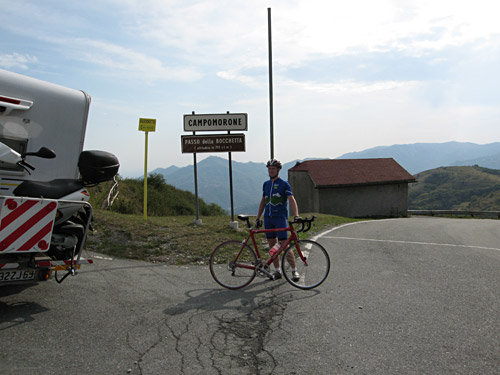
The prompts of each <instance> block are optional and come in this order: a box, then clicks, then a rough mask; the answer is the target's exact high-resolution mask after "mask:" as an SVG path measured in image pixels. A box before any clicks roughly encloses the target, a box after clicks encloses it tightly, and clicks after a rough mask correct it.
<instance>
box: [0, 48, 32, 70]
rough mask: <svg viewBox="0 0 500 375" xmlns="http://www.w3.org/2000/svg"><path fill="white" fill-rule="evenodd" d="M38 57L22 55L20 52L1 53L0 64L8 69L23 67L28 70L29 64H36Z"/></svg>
mask: <svg viewBox="0 0 500 375" xmlns="http://www.w3.org/2000/svg"><path fill="white" fill-rule="evenodd" d="M36 63H38V59H37V58H36V56H30V55H22V54H19V53H16V52H14V53H12V54H1V55H0V66H1V67H2V68H6V69H15V68H17V69H22V70H27V69H28V64H36Z"/></svg>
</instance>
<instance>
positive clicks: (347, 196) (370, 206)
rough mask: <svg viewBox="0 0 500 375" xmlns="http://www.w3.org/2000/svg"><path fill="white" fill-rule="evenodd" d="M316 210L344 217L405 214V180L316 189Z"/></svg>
mask: <svg viewBox="0 0 500 375" xmlns="http://www.w3.org/2000/svg"><path fill="white" fill-rule="evenodd" d="M317 190H318V194H319V210H318V211H316V212H320V213H325V214H332V215H338V216H345V217H398V216H407V214H408V184H407V183H400V184H386V185H371V186H352V187H337V188H321V189H317Z"/></svg>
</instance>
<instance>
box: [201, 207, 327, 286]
mask: <svg viewBox="0 0 500 375" xmlns="http://www.w3.org/2000/svg"><path fill="white" fill-rule="evenodd" d="M238 219H240V220H242V221H245V222H246V224H247V226H248V228H250V233H249V235H248V237H247V238H246V240H244V241H243V242H239V241H226V242H223V243H221V244H220V245H218V246H217V247H216V248H215V249H214V251H213V252H212V255H211V256H210V273H211V274H212V277H213V278H214V280H215V281H216V282H217V283H218V284H219V285H222V286H223V287H225V288H228V289H240V288H243V287H244V286H247V285H248V284H250V283H251V282H252V280H253V279H254V278H255V276H259V277H267V278H269V279H271V280H274V277H273V275H272V273H271V272H270V265H271V264H272V263H273V261H274V260H275V259H276V258H277V257H279V256H280V254H281V253H283V255H282V258H281V270H282V274H283V276H284V277H285V279H286V280H287V281H288V282H289V283H290V284H292V285H293V286H294V287H296V288H299V289H312V288H316V287H317V286H319V285H320V284H321V283H322V282H323V281H325V279H326V278H327V276H328V273H329V272H330V257H329V256H328V253H327V252H326V250H325V248H324V247H323V246H322V245H320V244H319V243H317V242H316V241H311V240H299V238H298V237H297V233H299V232H307V231H308V230H309V229H311V223H312V222H313V221H314V219H315V217H314V216H313V217H311V218H310V219H307V218H305V219H302V218H298V219H296V220H294V221H289V222H288V223H289V226H288V227H287V228H278V229H253V228H252V226H251V224H250V216H248V215H238ZM294 224H300V225H302V226H301V228H300V229H299V230H297V231H295V229H294V227H293V225H294ZM285 230H286V231H289V232H290V236H289V237H288V239H287V240H286V241H282V243H281V246H280V248H279V250H278V251H277V252H276V253H275V254H274V255H273V256H272V257H271V258H270V259H268V260H267V261H264V260H263V259H262V257H261V255H260V253H259V248H258V246H257V241H256V240H255V235H256V234H259V233H267V232H281V231H285ZM250 240H251V241H250ZM252 246H253V247H252ZM293 259H295V266H296V271H297V272H298V273H299V277H297V274H294V275H292V268H291V267H290V262H293Z"/></svg>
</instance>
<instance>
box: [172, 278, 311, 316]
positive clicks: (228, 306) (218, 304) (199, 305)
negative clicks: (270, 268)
mask: <svg viewBox="0 0 500 375" xmlns="http://www.w3.org/2000/svg"><path fill="white" fill-rule="evenodd" d="M266 283H270V284H271V283H272V282H270V281H269V280H263V281H261V282H256V281H254V282H253V283H252V284H250V285H249V286H247V287H245V288H242V289H238V290H229V289H193V290H189V291H187V292H186V293H184V294H185V295H186V297H187V299H186V300H185V301H184V302H182V303H179V304H177V305H176V306H173V307H169V308H167V309H165V310H164V313H165V314H166V315H179V314H183V313H186V312H189V311H190V310H203V311H206V312H214V311H223V310H239V311H241V312H243V313H248V312H250V311H252V310H255V309H258V308H259V307H263V306H268V305H269V303H275V302H277V301H279V302H282V303H286V302H290V301H298V300H302V299H306V298H313V297H315V296H317V295H319V294H321V291H319V290H299V289H295V288H293V290H290V289H287V290H278V289H280V288H281V287H282V286H283V287H288V286H289V285H288V284H286V283H282V284H280V285H276V284H274V285H269V286H267V287H262V284H266ZM270 292H273V293H270Z"/></svg>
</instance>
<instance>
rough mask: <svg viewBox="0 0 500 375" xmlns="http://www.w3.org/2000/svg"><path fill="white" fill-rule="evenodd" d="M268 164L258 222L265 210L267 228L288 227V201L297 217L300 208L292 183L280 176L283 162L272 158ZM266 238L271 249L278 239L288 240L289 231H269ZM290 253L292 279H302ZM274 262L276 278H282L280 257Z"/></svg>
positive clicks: (288, 258)
mask: <svg viewBox="0 0 500 375" xmlns="http://www.w3.org/2000/svg"><path fill="white" fill-rule="evenodd" d="M266 166H267V171H268V173H269V180H267V181H266V182H264V185H263V187H262V190H263V192H262V199H261V201H260V205H259V211H258V213H257V222H260V223H262V221H261V220H260V216H261V215H262V212H264V228H265V229H275V228H286V227H288V223H287V219H288V209H287V202H290V208H291V209H292V211H293V215H294V216H295V219H297V218H298V217H299V208H298V206H297V202H296V201H295V198H294V196H293V193H292V188H291V187H290V184H289V183H288V182H287V181H284V180H282V179H281V178H280V177H279V172H280V169H281V163H280V162H279V160H276V159H271V160H269V161H268V162H267V164H266ZM276 237H277V238H276ZM266 238H267V242H268V243H269V248H270V249H271V248H272V247H273V246H274V245H275V244H276V243H277V242H278V241H286V239H287V238H288V232H287V231H281V232H269V233H266ZM289 254H291V256H290V257H287V261H288V263H289V264H290V267H291V268H292V280H293V281H298V280H299V279H300V275H299V273H298V272H297V267H296V265H295V256H293V252H290V253H289ZM273 264H274V268H275V272H274V274H273V276H274V280H277V279H279V278H281V269H280V259H279V257H278V258H276V259H275V260H274V262H273Z"/></svg>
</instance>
